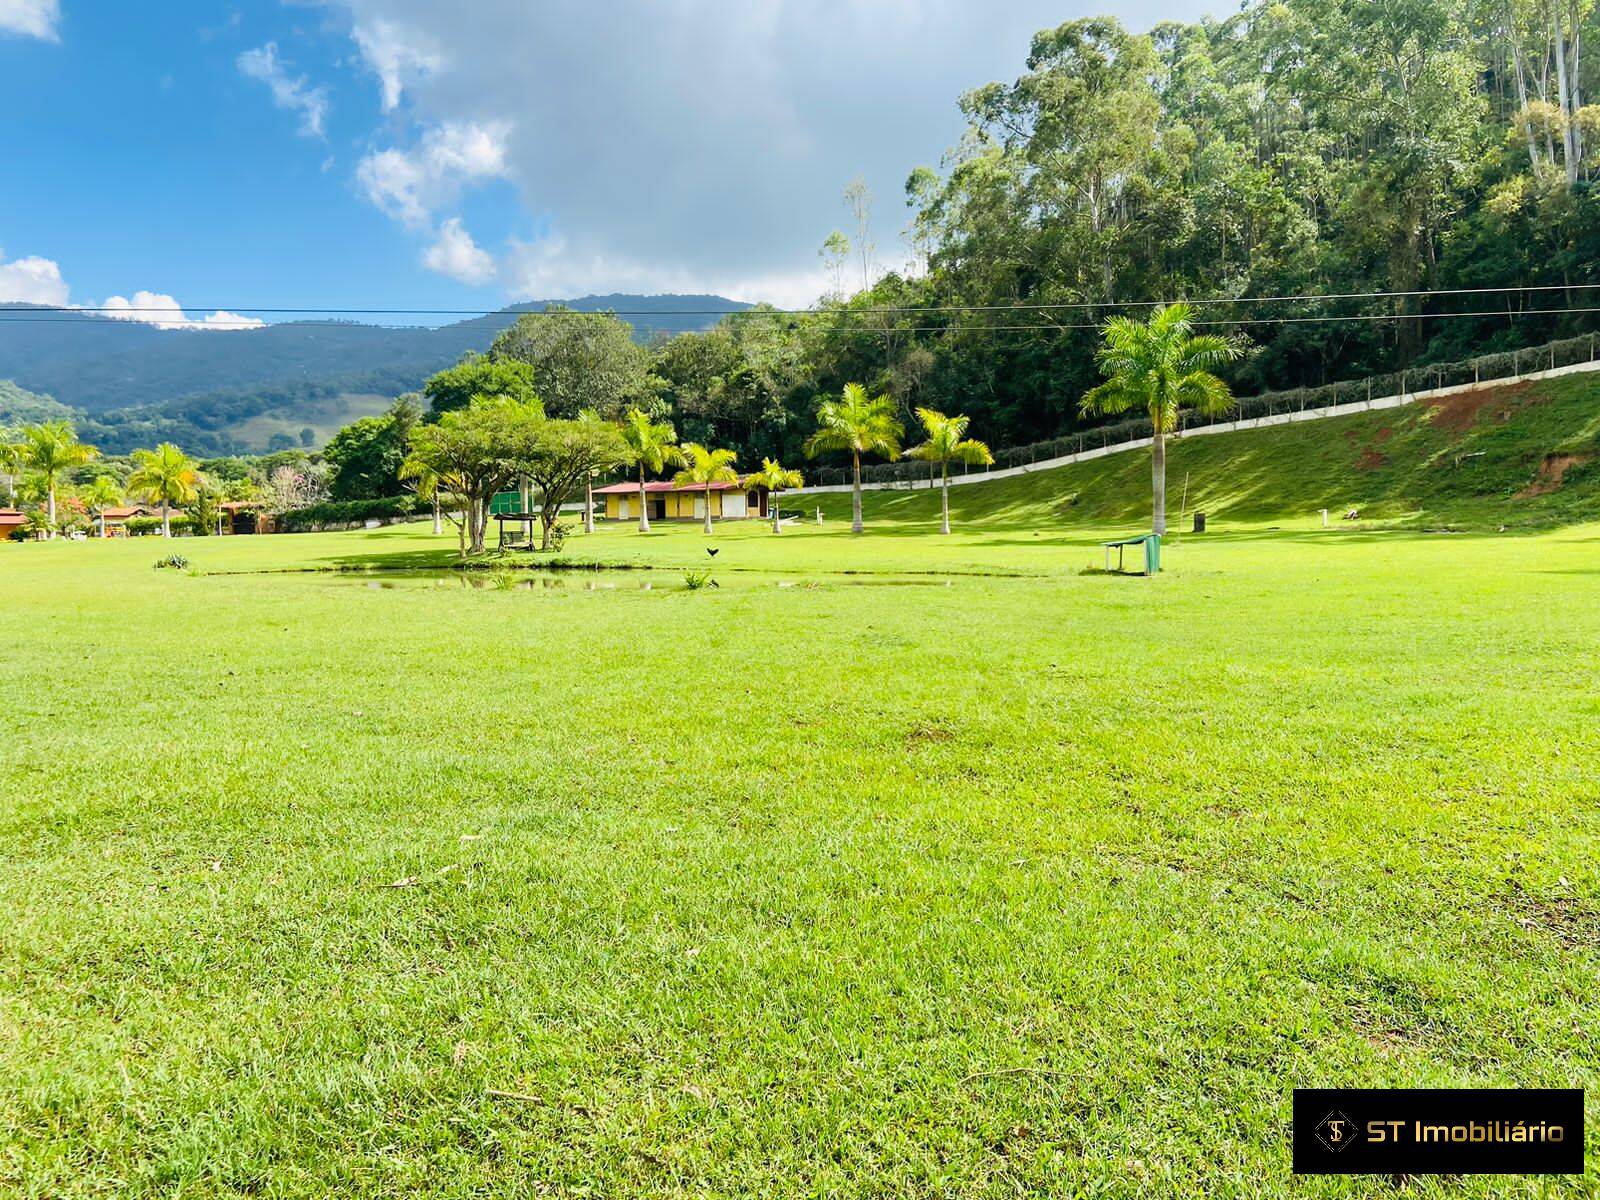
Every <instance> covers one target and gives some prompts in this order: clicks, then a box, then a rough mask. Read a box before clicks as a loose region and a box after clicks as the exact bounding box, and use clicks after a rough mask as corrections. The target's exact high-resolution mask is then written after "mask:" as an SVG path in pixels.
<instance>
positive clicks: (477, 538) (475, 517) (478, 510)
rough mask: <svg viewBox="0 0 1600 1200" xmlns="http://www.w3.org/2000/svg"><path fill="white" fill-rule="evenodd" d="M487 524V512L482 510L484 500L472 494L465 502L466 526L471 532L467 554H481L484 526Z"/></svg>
mask: <svg viewBox="0 0 1600 1200" xmlns="http://www.w3.org/2000/svg"><path fill="white" fill-rule="evenodd" d="M487 524H488V517H487V514H486V513H485V512H484V502H483V501H482V500H481V499H480V498H478V497H476V496H474V497H473V498H472V499H471V500H470V501H468V502H467V526H468V528H469V529H470V530H471V532H472V538H471V545H470V546H469V547H468V551H467V552H468V553H469V554H482V553H483V552H484V544H483V539H484V527H485V526H486V525H487Z"/></svg>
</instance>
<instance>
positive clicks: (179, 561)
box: [156, 554, 189, 571]
mask: <svg viewBox="0 0 1600 1200" xmlns="http://www.w3.org/2000/svg"><path fill="white" fill-rule="evenodd" d="M169 569H170V570H173V571H187V570H188V569H189V560H188V559H187V558H185V557H184V556H183V555H181V554H169V555H167V556H166V557H165V558H158V559H156V570H158V571H164V570H169Z"/></svg>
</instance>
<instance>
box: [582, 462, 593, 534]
mask: <svg viewBox="0 0 1600 1200" xmlns="http://www.w3.org/2000/svg"><path fill="white" fill-rule="evenodd" d="M583 531H584V532H585V533H593V532H594V476H592V475H591V476H590V477H589V478H588V479H586V480H584V482H583Z"/></svg>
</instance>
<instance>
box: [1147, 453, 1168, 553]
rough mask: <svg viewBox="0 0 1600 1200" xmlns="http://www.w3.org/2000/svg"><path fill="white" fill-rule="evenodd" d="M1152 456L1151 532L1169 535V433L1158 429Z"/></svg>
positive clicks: (1163, 535)
mask: <svg viewBox="0 0 1600 1200" xmlns="http://www.w3.org/2000/svg"><path fill="white" fill-rule="evenodd" d="M1150 450H1151V454H1150V488H1151V495H1152V497H1153V504H1152V519H1151V522H1150V526H1151V532H1153V533H1155V534H1158V535H1160V536H1162V537H1165V536H1166V533H1167V431H1166V430H1164V429H1157V430H1156V433H1155V440H1154V442H1152V444H1151V447H1150Z"/></svg>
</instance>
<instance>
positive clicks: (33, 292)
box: [0, 252, 69, 305]
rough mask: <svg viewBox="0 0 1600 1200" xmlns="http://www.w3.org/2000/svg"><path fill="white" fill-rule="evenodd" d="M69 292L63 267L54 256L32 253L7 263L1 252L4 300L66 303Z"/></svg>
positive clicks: (0, 280)
mask: <svg viewBox="0 0 1600 1200" xmlns="http://www.w3.org/2000/svg"><path fill="white" fill-rule="evenodd" d="M68 294H69V290H68V288H67V282H66V280H64V279H62V278H61V268H60V267H59V266H58V265H57V264H56V263H54V262H52V261H51V260H50V259H48V258H40V257H38V256H37V255H29V256H28V257H26V258H18V259H13V260H12V261H11V262H6V261H5V254H4V252H0V303H11V304H54V305H64V304H66V302H67V296H68Z"/></svg>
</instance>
